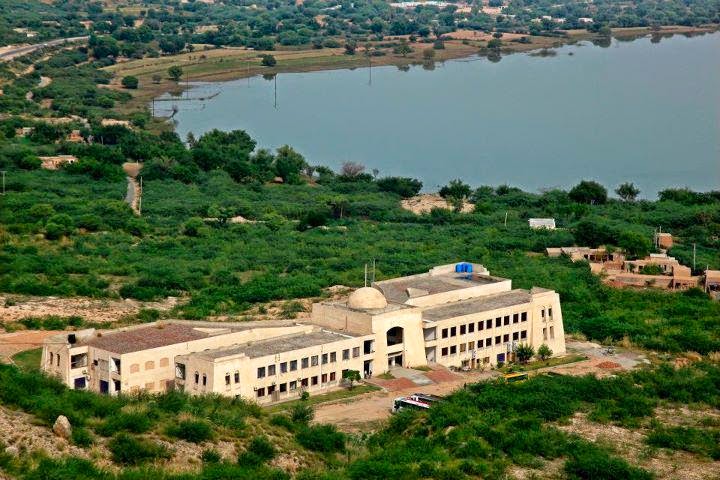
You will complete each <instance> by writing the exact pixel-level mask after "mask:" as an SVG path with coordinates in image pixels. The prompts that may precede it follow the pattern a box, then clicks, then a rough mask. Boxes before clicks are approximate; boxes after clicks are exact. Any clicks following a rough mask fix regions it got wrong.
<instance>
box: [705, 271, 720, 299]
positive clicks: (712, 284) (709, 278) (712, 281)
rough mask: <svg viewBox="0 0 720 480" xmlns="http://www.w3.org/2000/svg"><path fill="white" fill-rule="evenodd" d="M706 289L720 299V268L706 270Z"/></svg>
mask: <svg viewBox="0 0 720 480" xmlns="http://www.w3.org/2000/svg"><path fill="white" fill-rule="evenodd" d="M705 291H706V292H707V293H709V294H710V295H712V296H713V298H714V299H716V300H720V270H705Z"/></svg>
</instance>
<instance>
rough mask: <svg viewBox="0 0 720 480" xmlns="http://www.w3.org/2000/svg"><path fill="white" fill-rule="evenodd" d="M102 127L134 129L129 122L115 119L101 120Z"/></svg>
mask: <svg viewBox="0 0 720 480" xmlns="http://www.w3.org/2000/svg"><path fill="white" fill-rule="evenodd" d="M100 125H101V126H103V127H115V126H120V127H125V128H128V129H131V128H132V124H131V123H130V121H129V120H116V119H114V118H103V119H102V120H100Z"/></svg>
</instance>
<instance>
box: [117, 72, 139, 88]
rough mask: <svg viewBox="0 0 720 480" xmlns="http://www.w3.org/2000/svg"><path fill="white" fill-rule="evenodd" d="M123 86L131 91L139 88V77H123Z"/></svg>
mask: <svg viewBox="0 0 720 480" xmlns="http://www.w3.org/2000/svg"><path fill="white" fill-rule="evenodd" d="M121 83H122V86H123V87H125V88H129V89H132V90H134V89H136V88H138V85H139V83H140V82H139V81H138V79H137V77H133V76H132V75H128V76H126V77H123V78H122V80H121Z"/></svg>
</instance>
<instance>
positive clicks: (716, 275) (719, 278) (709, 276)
mask: <svg viewBox="0 0 720 480" xmlns="http://www.w3.org/2000/svg"><path fill="white" fill-rule="evenodd" d="M705 279H706V280H707V281H711V282H720V270H705Z"/></svg>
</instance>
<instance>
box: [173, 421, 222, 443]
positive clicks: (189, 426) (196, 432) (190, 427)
mask: <svg viewBox="0 0 720 480" xmlns="http://www.w3.org/2000/svg"><path fill="white" fill-rule="evenodd" d="M167 434H168V435H170V436H171V437H175V438H181V439H183V440H187V441H188V442H192V443H200V442H204V441H206V440H210V439H211V438H213V431H212V428H211V427H210V425H209V424H208V423H207V422H203V421H201V420H183V421H181V422H179V423H178V424H177V425H171V426H169V427H168V428H167Z"/></svg>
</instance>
